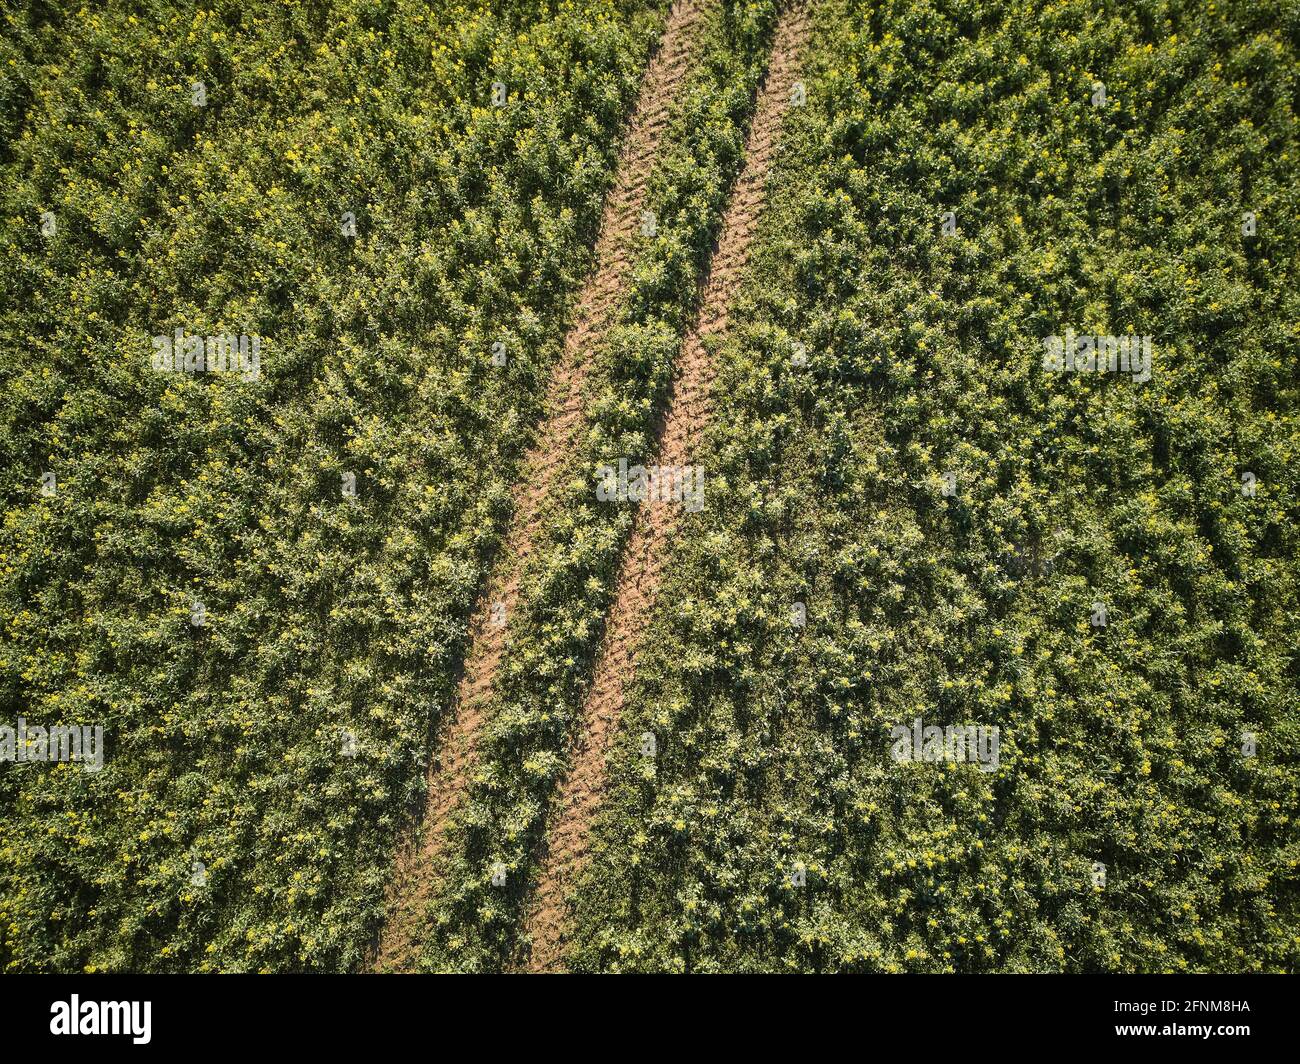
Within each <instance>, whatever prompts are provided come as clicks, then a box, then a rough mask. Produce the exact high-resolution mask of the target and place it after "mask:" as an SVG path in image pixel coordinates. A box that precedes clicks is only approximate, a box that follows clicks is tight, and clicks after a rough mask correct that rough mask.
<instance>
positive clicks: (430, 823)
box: [371, 0, 708, 972]
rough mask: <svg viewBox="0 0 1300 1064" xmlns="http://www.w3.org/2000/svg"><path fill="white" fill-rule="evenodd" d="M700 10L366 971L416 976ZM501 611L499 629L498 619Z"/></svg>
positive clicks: (603, 270) (611, 241) (665, 53)
mask: <svg viewBox="0 0 1300 1064" xmlns="http://www.w3.org/2000/svg"><path fill="white" fill-rule="evenodd" d="M707 6H708V0H681V2H680V3H678V4H676V5H675V6H674V7H673V9H672V11H671V12H669V15H668V20H667V22H666V24H665V26H664V32H663V36H662V38H661V39H660V42H659V47H658V49H657V50H656V52H655V54H654V56H653V57H652V58H651V60H650V63H649V66H648V67H647V68H646V73H645V76H644V78H643V79H642V82H641V90H640V93H639V95H638V98H637V102H636V105H635V107H634V108H633V111H632V116H631V119H630V121H629V124H628V129H627V134H626V136H625V138H624V143H623V148H622V151H621V153H620V156H619V161H618V166H617V169H616V173H615V179H614V186H613V188H612V189H610V192H609V195H608V196H607V197H606V200H605V204H604V208H603V211H602V214H601V221H600V231H599V234H598V236H597V238H596V247H595V262H594V265H593V268H592V273H591V274H590V276H589V277H588V279H587V281H586V283H585V285H584V286H583V289H582V292H581V294H580V295H579V297H578V302H577V307H576V311H575V317H574V322H573V325H572V327H571V328H570V330H569V332H568V334H567V335H566V336H565V338H564V350H563V352H562V353H561V355H560V359H559V361H558V363H557V364H556V367H555V370H554V372H553V374H552V377H551V381H550V385H549V387H548V389H547V415H546V418H545V420H544V421H543V423H542V425H541V428H540V430H539V433H538V437H537V440H536V442H535V443H534V444H533V446H532V447H531V448H530V450H529V451H528V453H527V454H526V455H525V457H524V461H523V465H522V473H523V475H522V478H521V480H520V482H519V484H518V486H517V487H516V489H515V500H514V501H515V511H514V516H513V519H512V522H511V526H510V529H509V531H508V532H507V533H506V536H505V539H504V541H503V543H502V547H501V550H500V554H499V557H498V559H497V562H496V564H494V565H493V567H492V572H491V574H490V575H489V578H488V581H487V584H486V589H485V591H484V594H483V597H482V599H481V601H480V602H479V604H478V606H477V607H476V609H475V611H474V617H473V619H472V621H471V623H470V632H469V644H468V649H467V651H466V655H465V665H464V672H463V675H462V676H461V680H460V683H459V686H458V689H457V693H456V704H455V707H454V710H453V714H454V715H453V717H452V719H451V722H450V724H449V725H448V727H447V728H446V734H445V736H444V738H443V740H442V744H441V754H440V756H439V757H438V758H436V759H435V760H434V761H432V762H431V763H430V768H429V792H428V801H427V804H426V807H425V813H424V818H423V820H422V821H421V828H420V832H419V836H418V838H415V839H413V840H412V841H411V842H409V843H408V844H406V845H404V846H403V847H402V848H401V849H400V850H399V852H398V855H397V859H396V868H395V871H394V876H393V880H392V886H391V888H390V891H389V896H388V915H387V921H386V924H385V927H384V930H383V934H382V936H381V937H380V941H379V948H378V952H377V953H376V955H375V957H374V959H373V962H372V964H371V967H372V968H373V969H374V970H375V971H381V972H402V971H412V970H413V969H414V966H415V964H416V961H417V960H418V957H419V953H420V948H421V945H422V940H423V937H424V931H425V924H424V920H425V913H426V910H427V908H428V903H429V901H430V900H431V899H432V898H433V896H434V894H435V891H436V889H437V887H438V884H439V883H440V882H441V880H442V878H443V875H444V872H445V869H444V867H443V865H444V862H445V858H446V856H447V837H448V836H447V831H448V827H449V826H450V822H451V819H452V816H453V814H454V812H455V811H456V809H457V808H458V807H459V806H460V804H461V800H462V799H463V797H464V795H465V793H466V791H467V790H468V788H469V784H470V781H471V779H472V778H473V771H474V765H475V763H476V761H477V753H478V745H479V739H480V736H481V735H482V732H483V726H484V723H485V711H486V706H487V703H488V700H489V698H490V695H491V692H492V687H493V684H494V681H495V679H496V676H497V673H498V670H499V668H500V664H501V657H502V654H503V652H504V650H505V647H506V636H507V633H508V632H509V629H510V621H511V620H512V619H513V617H514V613H515V607H516V606H517V605H518V601H519V579H520V573H521V570H522V567H523V565H524V563H525V561H526V560H527V559H528V557H529V556H530V555H531V554H532V552H533V550H534V546H535V543H536V541H537V536H538V534H539V531H540V528H541V518H542V506H543V503H544V501H545V500H546V499H547V498H548V496H551V495H553V494H554V493H555V489H556V487H557V486H558V483H559V479H560V477H562V476H563V475H564V474H565V472H566V470H568V469H570V468H571V466H572V460H573V458H574V455H575V451H576V444H577V438H578V431H579V427H580V425H581V422H582V411H583V393H584V386H585V384H586V381H587V378H588V375H589V371H590V368H591V364H592V355H593V354H594V352H595V351H596V350H598V349H599V347H600V345H601V342H602V340H603V338H604V335H605V333H606V332H607V330H608V329H609V328H610V326H611V325H612V324H613V321H614V316H615V312H616V310H617V308H618V306H619V304H620V302H621V301H622V299H623V297H624V295H625V293H626V291H627V289H628V280H629V277H630V273H631V266H632V254H633V253H632V248H631V240H632V237H633V235H634V234H635V233H636V232H637V231H638V229H639V225H640V212H641V208H642V204H643V203H644V201H645V190H646V181H647V179H648V177H649V174H650V170H651V167H652V165H653V163H654V160H655V157H656V155H657V154H658V152H659V143H660V138H661V137H662V135H663V132H664V130H665V128H666V127H667V124H668V119H669V115H670V114H671V111H672V108H673V104H674V102H675V100H676V97H677V96H678V95H679V93H680V91H681V88H682V86H683V84H684V83H685V81H686V76H687V74H688V73H689V67H690V52H691V46H692V42H693V39H694V37H695V31H696V29H697V27H698V25H699V23H700V20H701V17H702V16H703V14H704V12H705V10H706V8H707ZM494 607H496V608H497V612H496V614H495V616H494ZM501 608H504V614H503V615H502V614H501V613H500V612H499V611H500V609H501ZM502 616H503V617H504V623H500V622H499V618H501V617H502Z"/></svg>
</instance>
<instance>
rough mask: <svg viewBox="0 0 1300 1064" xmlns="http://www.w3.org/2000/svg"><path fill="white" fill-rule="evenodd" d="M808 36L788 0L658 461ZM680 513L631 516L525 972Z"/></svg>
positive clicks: (731, 271) (558, 908)
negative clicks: (788, 4)
mask: <svg viewBox="0 0 1300 1064" xmlns="http://www.w3.org/2000/svg"><path fill="white" fill-rule="evenodd" d="M807 36H808V17H807V11H806V9H805V6H804V4H803V3H802V2H800V0H796V2H795V3H794V4H792V5H791V6H790V7H789V8H787V9H786V11H785V13H784V14H783V15H782V16H781V19H780V22H779V23H778V25H777V29H776V39H775V41H774V43H773V45H772V59H771V62H770V63H769V65H768V71H767V76H766V78H765V79H764V83H763V85H762V87H761V88H760V90H759V94H758V104H757V106H756V108H755V111H754V121H753V124H752V126H751V128H750V132H749V138H748V140H747V142H746V145H745V165H744V169H743V170H742V171H741V174H740V177H739V178H738V179H737V180H736V185H735V188H734V189H733V190H732V194H731V201H730V203H729V204H728V206H727V212H726V214H725V215H724V217H723V221H722V230H721V232H722V235H721V238H720V241H719V244H718V248H717V250H716V251H715V252H714V254H713V258H712V261H711V262H710V265H709V278H708V281H707V282H706V284H705V287H704V292H703V295H702V298H701V303H700V312H699V318H698V321H697V322H696V324H695V326H694V328H692V330H691V331H690V332H689V333H688V334H687V336H686V339H685V340H684V341H683V343H682V353H681V357H680V358H679V360H678V365H677V367H676V369H675V372H674V379H673V385H672V393H671V395H670V397H669V401H668V409H667V413H666V414H665V417H664V423H663V428H662V430H661V433H660V437H659V456H658V457H657V458H656V459H655V461H656V463H657V464H659V465H672V466H681V465H685V464H687V462H688V461H689V460H690V451H691V447H692V446H693V445H694V444H695V443H696V442H697V441H698V440H699V439H700V436H701V434H702V432H703V429H704V426H705V423H706V421H707V419H708V416H709V389H710V386H711V384H712V382H713V367H712V366H711V364H710V362H709V358H708V356H707V354H706V353H705V349H704V340H705V338H707V337H709V336H713V335H714V334H717V333H721V332H725V331H726V329H727V325H728V317H727V309H728V307H729V306H730V305H731V302H732V299H733V297H734V295H735V292H736V288H737V286H738V284H739V281H740V278H741V274H742V272H743V271H744V269H745V267H746V265H747V264H748V262H749V249H750V244H751V241H752V239H753V235H754V228H755V226H756V225H757V222H758V218H759V215H760V214H761V212H762V209H763V202H764V194H765V184H766V180H767V173H768V168H769V167H770V165H771V163H772V159H773V156H774V155H775V152H776V148H777V142H778V139H779V137H780V132H781V122H782V119H783V118H784V116H785V112H786V108H787V107H788V106H789V105H790V101H791V96H792V88H793V85H794V83H795V79H796V75H797V71H798V61H799V54H800V52H801V51H802V49H803V45H804V43H805V41H806V40H807ZM680 512H681V511H680V509H679V507H678V506H676V505H674V504H670V503H659V504H657V505H656V504H642V505H641V507H640V509H639V510H638V512H637V515H636V522H635V524H634V526H633V529H632V535H631V539H630V540H629V542H628V546H627V549H626V551H625V553H624V555H623V561H622V566H621V569H620V572H619V576H618V583H617V585H616V586H617V591H616V594H615V599H614V605H613V606H612V607H611V609H610V612H609V616H608V618H607V620H606V624H605V636H604V642H603V644H602V647H601V651H600V654H599V656H598V657H597V661H596V671H595V675H594V677H593V680H592V685H591V689H590V691H589V693H588V696H587V704H586V706H585V707H584V712H583V721H584V734H583V735H582V737H581V738H580V740H579V742H578V744H577V747H576V749H575V750H574V753H573V759H572V766H573V767H572V769H571V770H570V772H569V774H568V776H567V777H566V779H565V780H564V783H563V784H562V785H561V787H560V794H559V799H558V801H557V803H556V806H555V809H556V812H555V814H554V816H553V819H552V821H551V827H550V839H549V844H548V847H547V852H546V856H545V857H544V859H543V862H542V870H541V875H540V878H539V881H538V886H537V891H536V894H535V896H534V900H533V905H532V907H531V909H530V912H529V915H528V919H527V922H526V925H525V931H526V933H527V937H528V938H530V939H531V947H530V951H529V954H528V958H527V962H526V965H525V967H526V970H528V971H530V972H550V971H560V970H563V954H564V944H565V943H564V932H565V927H566V922H567V919H566V918H567V912H566V900H567V897H568V894H569V892H570V891H571V890H572V888H573V887H574V885H575V883H576V881H577V878H578V875H579V873H580V872H581V871H582V869H583V867H584V865H585V863H586V856H587V845H588V838H589V835H590V832H591V828H592V824H593V822H594V819H595V816H596V813H597V811H598V810H599V808H600V803H601V798H602V794H603V791H604V787H605V757H606V754H607V753H608V750H609V744H610V740H611V739H612V737H613V735H614V733H615V730H616V727H617V724H618V720H619V717H620V716H621V714H622V709H623V697H624V691H625V688H626V685H627V683H628V682H629V681H630V680H631V677H632V672H633V667H634V664H635V648H636V647H637V646H638V645H639V643H640V640H641V636H642V634H643V632H644V630H645V627H646V624H647V623H648V621H649V619H650V613H651V609H652V607H653V605H654V600H655V594H656V591H657V589H658V586H659V579H660V572H661V567H662V565H663V560H664V557H665V555H666V550H667V546H668V540H669V537H670V536H671V534H672V532H673V529H674V527H675V526H676V524H677V520H678V517H679V515H680Z"/></svg>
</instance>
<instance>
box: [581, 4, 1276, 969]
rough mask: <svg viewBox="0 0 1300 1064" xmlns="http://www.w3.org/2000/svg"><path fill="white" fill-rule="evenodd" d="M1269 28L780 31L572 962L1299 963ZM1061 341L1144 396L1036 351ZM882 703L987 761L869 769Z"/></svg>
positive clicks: (1018, 14)
mask: <svg viewBox="0 0 1300 1064" xmlns="http://www.w3.org/2000/svg"><path fill="white" fill-rule="evenodd" d="M1298 31H1300V25H1297V23H1296V21H1295V11H1294V8H1289V7H1287V6H1286V5H1282V4H1271V3H1263V4H1256V3H1231V4H1223V3H1216V4H1211V5H1209V8H1208V10H1207V9H1206V7H1205V6H1204V5H1202V4H1199V3H1198V4H1192V3H1184V2H1181V0H1173V2H1142V3H1136V4H1106V5H1103V6H1102V8H1101V9H1100V10H1099V9H1098V8H1097V5H1095V4H1091V3H1087V4H1085V3H1077V2H1073V0H1070V2H1064V3H1053V4H1048V5H1042V4H1034V3H1024V2H1017V0H1011V2H1001V3H998V2H993V3H985V2H983V0H981V2H978V3H976V2H968V3H963V2H947V3H945V2H926V0H893V2H887V3H884V4H879V5H878V4H868V3H863V2H860V0H846V2H845V3H844V4H834V5H831V6H829V7H823V8H822V9H821V11H820V34H819V37H818V44H817V46H816V47H815V49H814V55H813V57H812V58H811V59H810V61H809V68H808V69H807V71H806V75H805V78H806V80H807V82H808V91H809V104H808V106H807V108H805V109H803V110H802V111H800V112H797V113H795V115H794V116H793V118H792V121H791V122H790V128H789V133H788V136H789V139H788V141H787V143H786V145H785V150H784V152H783V157H782V160H781V164H780V166H779V167H778V170H777V181H778V188H777V189H776V190H775V191H774V193H773V201H772V207H771V210H770V212H769V215H768V216H767V218H766V220H765V224H764V226H763V227H761V229H760V237H761V243H762V247H761V249H760V250H759V251H758V253H757V261H756V267H755V269H754V271H753V277H752V282H751V284H750V286H749V288H748V292H747V295H746V297H745V299H744V301H743V304H742V306H741V307H740V308H739V317H741V318H742V319H744V320H745V321H746V325H745V327H744V328H742V329H740V330H737V331H736V332H734V333H733V334H732V336H731V337H730V338H729V340H728V342H727V344H726V345H725V347H724V349H723V351H722V352H721V354H720V358H721V362H722V376H721V379H720V381H719V384H718V393H719V396H720V397H721V396H725V397H726V399H725V404H724V405H723V406H721V407H720V408H719V409H720V411H721V413H720V415H719V416H718V418H717V422H716V425H715V429H714V431H713V432H712V433H711V436H710V439H709V440H708V441H707V442H706V444H705V446H704V448H703V451H702V460H703V461H704V463H705V465H706V466H707V467H708V468H709V470H710V478H709V489H708V506H707V510H706V513H705V514H703V515H700V517H699V518H698V519H695V520H694V521H693V522H692V523H691V526H690V527H691V532H690V534H689V535H688V536H687V537H685V541H684V542H683V543H682V544H681V549H680V551H679V553H678V555H677V557H676V560H675V563H674V565H673V566H672V567H671V571H672V573H673V576H672V577H671V579H670V580H669V586H668V587H667V588H666V590H665V592H664V595H663V599H662V603H661V609H660V611H659V617H658V619H657V621H656V623H655V625H654V629H653V631H652V633H651V636H650V639H649V641H648V645H647V647H646V649H645V651H644V655H643V658H642V661H641V663H640V666H639V671H638V695H637V698H636V706H635V709H634V710H633V712H632V713H631V714H630V717H629V719H628V720H627V721H626V722H625V727H624V731H625V733H626V735H625V738H624V740H623V742H622V743H621V744H620V746H619V749H618V751H617V753H616V756H615V757H614V758H612V771H613V772H614V774H615V777H616V779H617V780H618V798H617V801H615V802H614V803H612V804H611V807H610V809H609V817H608V820H607V823H606V824H605V825H604V829H603V833H602V840H603V841H602V849H601V853H600V854H599V855H598V856H597V857H596V859H595V860H594V861H593V863H592V868H591V875H590V882H589V883H588V885H587V887H586V888H585V889H584V890H583V891H581V892H580V895H579V896H580V899H581V902H580V912H581V922H582V946H581V948H580V949H579V950H578V955H577V957H576V962H577V963H578V965H579V966H580V967H584V968H593V969H612V970H645V969H650V970H696V971H701V970H717V969H725V970H821V971H827V970H873V971H875V970H884V971H904V970H909V971H910V970H916V971H952V970H959V971H985V970H1003V971H1024V970H1076V971H1077V970H1117V971H1134V970H1140V971H1160V970H1228V971H1245V970H1257V969H1263V970H1289V969H1294V968H1295V967H1297V964H1298V958H1300V937H1297V933H1298V927H1300V924H1298V917H1300V898H1298V885H1297V879H1298V876H1300V871H1298V868H1297V865H1298V862H1300V845H1298V841H1300V840H1298V837H1297V828H1296V816H1297V807H1298V805H1300V803H1298V801H1297V799H1298V798H1300V774H1298V773H1297V768H1298V766H1297V755H1296V750H1297V743H1298V741H1300V712H1298V710H1300V706H1298V704H1297V695H1296V686H1297V684H1296V681H1297V663H1296V627H1295V618H1296V616H1297V615H1300V586H1298V584H1297V581H1298V579H1300V569H1298V568H1297V564H1298V563H1297V546H1298V543H1297V531H1296V529H1297V518H1298V517H1300V513H1298V512H1297V502H1296V499H1297V488H1298V487H1300V478H1298V477H1297V473H1296V459H1297V432H1296V414H1297V410H1296V403H1297V375H1296V365H1297V328H1298V327H1297V322H1298V321H1300V318H1298V316H1297V312H1298V311H1300V276H1298V274H1297V262H1296V254H1297V252H1296V249H1297V247H1298V246H1300V216H1298V215H1297V210H1296V208H1297V205H1300V195H1298V192H1300V182H1298V180H1297V173H1298V172H1300V167H1298V165H1297V164H1298V163H1300V138H1298V137H1297V124H1296V115H1295V110H1294V108H1295V102H1296V90H1297V71H1298V70H1300V67H1298V66H1297V51H1296V41H1297V32H1298ZM1095 82H1101V83H1104V85H1105V87H1106V91H1107V99H1106V102H1105V103H1104V105H1102V106H1098V107H1094V106H1093V104H1092V100H1091V98H1092V96H1093V95H1094V83H1095ZM945 211H953V212H955V213H956V220H957V225H958V231H957V233H956V235H955V236H945V235H944V234H943V231H942V224H941V220H942V214H943V212H945ZM1248 211H1249V212H1254V213H1255V214H1256V215H1257V218H1258V230H1257V233H1256V235H1254V236H1253V237H1246V236H1243V233H1242V217H1243V214H1244V213H1245V212H1248ZM1067 328H1072V329H1074V330H1075V331H1076V332H1079V333H1096V334H1111V333H1114V334H1127V333H1140V334H1149V335H1152V336H1153V337H1154V360H1155V365H1154V368H1153V377H1152V379H1151V380H1150V381H1149V382H1147V383H1145V384H1138V383H1134V382H1133V381H1131V380H1129V379H1124V378H1122V377H1121V376H1119V375H1116V374H1104V373H1103V374H1058V373H1050V372H1047V371H1046V370H1045V369H1044V368H1043V365H1042V350H1043V348H1042V346H1041V343H1040V341H1041V340H1042V339H1043V338H1044V337H1047V336H1050V335H1061V334H1063V333H1064V331H1065V330H1066V329H1067ZM799 342H802V343H805V344H806V345H807V349H808V359H809V364H808V366H807V367H806V368H803V369H800V368H798V367H796V366H792V365H791V357H790V356H791V352H792V350H793V345H794V344H796V343H799ZM947 472H953V473H955V474H956V485H957V491H956V494H955V495H954V496H952V497H946V496H945V495H944V493H943V483H944V482H943V479H942V478H943V474H945V473H947ZM1243 472H1253V473H1254V474H1255V475H1256V477H1257V478H1258V490H1257V493H1256V494H1255V496H1254V497H1248V496H1247V495H1246V494H1245V493H1244V492H1243V490H1242V482H1241V476H1242V474H1243ZM800 601H801V602H804V603H805V604H806V609H807V624H806V627H804V628H802V629H800V628H797V627H795V626H792V625H791V623H790V619H789V618H790V612H789V611H790V606H791V604H792V603H794V602H800ZM1095 601H1102V602H1104V603H1105V604H1106V605H1107V607H1108V614H1109V618H1108V620H1109V623H1108V624H1107V625H1106V626H1104V627H1094V626H1093V625H1091V624H1090V612H1091V610H1092V603H1093V602H1095ZM918 716H920V717H923V718H925V720H926V722H927V723H934V724H939V725H947V724H957V723H973V724H989V725H997V726H999V727H1000V729H1001V756H1000V767H999V769H998V771H996V772H991V773H983V772H980V771H979V770H978V768H977V766H974V765H969V764H968V765H956V764H916V763H913V764H898V763H896V762H895V761H893V760H892V759H891V758H890V754H889V750H890V741H891V740H890V729H891V728H892V727H893V726H895V725H898V724H907V723H910V722H911V721H912V720H913V719H914V718H916V717H918ZM642 731H651V732H653V733H654V734H655V735H656V736H657V739H658V744H657V745H658V751H659V752H658V756H657V757H656V758H654V759H652V760H651V759H647V758H645V757H643V756H641V754H640V751H639V749H638V743H637V739H636V737H637V736H638V735H639V733H641V732H642ZM1243 733H1254V734H1255V736H1256V741H1257V753H1256V755H1255V756H1253V757H1247V756H1244V755H1243V752H1242V747H1243ZM1094 862H1101V863H1102V864H1104V865H1105V866H1106V870H1107V876H1106V880H1105V884H1104V886H1098V885H1096V883H1095V882H1094V878H1093V875H1092V872H1093V865H1094ZM796 864H802V865H803V866H804V868H805V870H806V885H804V886H796V885H794V883H793V882H792V879H797V877H794V876H792V874H791V870H792V869H793V868H794V867H795V866H796Z"/></svg>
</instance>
